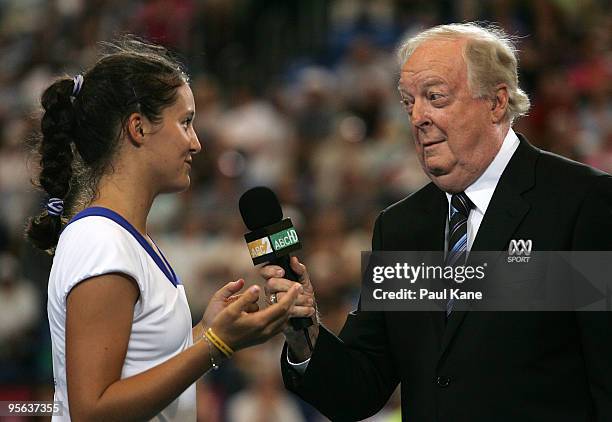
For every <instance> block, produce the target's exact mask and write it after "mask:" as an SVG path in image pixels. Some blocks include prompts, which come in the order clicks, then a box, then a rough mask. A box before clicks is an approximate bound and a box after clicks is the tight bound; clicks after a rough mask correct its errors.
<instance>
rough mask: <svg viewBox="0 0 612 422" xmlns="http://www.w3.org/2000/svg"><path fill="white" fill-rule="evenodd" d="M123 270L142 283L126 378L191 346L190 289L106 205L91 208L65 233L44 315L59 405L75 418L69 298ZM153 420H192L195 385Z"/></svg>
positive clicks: (57, 418)
mask: <svg viewBox="0 0 612 422" xmlns="http://www.w3.org/2000/svg"><path fill="white" fill-rule="evenodd" d="M108 273H123V274H126V275H128V276H130V277H131V278H133V279H134V280H135V281H136V283H137V284H138V288H139V290H140V297H139V298H138V301H137V303H136V304H135V306H134V316H133V319H132V331H131V333H130V339H129V343H128V349H127V354H126V356H125V362H124V363H123V368H122V371H121V378H122V379H123V378H128V377H130V376H132V375H135V374H138V373H140V372H144V371H146V370H147V369H149V368H152V367H154V366H157V365H159V364H161V363H163V362H164V361H166V360H168V359H170V358H171V357H173V356H175V355H177V354H178V353H180V352H182V351H183V350H185V349H187V348H188V347H190V346H191V345H192V344H193V339H192V333H191V329H192V320H191V313H190V311H189V305H188V304H187V297H186V296H185V289H184V288H183V285H182V284H180V281H179V279H178V277H177V276H176V275H175V274H174V271H173V270H172V267H171V266H170V264H169V263H168V261H166V259H165V257H163V255H162V257H161V258H160V256H159V255H158V254H156V253H155V252H154V250H153V248H152V247H151V245H150V244H149V243H148V242H147V241H146V240H145V239H144V238H143V237H142V235H141V234H140V233H138V231H136V229H135V228H134V227H133V226H132V225H131V224H130V223H128V222H127V221H126V220H125V219H124V218H123V217H121V216H120V215H119V214H117V213H115V212H114V211H111V210H109V209H106V208H101V207H92V208H87V209H85V210H83V211H82V212H80V213H79V214H77V215H76V216H75V217H74V218H73V219H72V220H71V222H70V223H69V225H68V226H67V227H66V228H65V229H64V231H63V232H62V234H61V236H60V239H59V242H58V245H57V249H56V251H55V257H54V259H53V267H52V268H51V275H50V276H49V288H48V302H47V312H48V315H49V327H50V330H51V340H52V351H53V377H54V381H55V395H54V400H55V401H59V402H62V403H63V409H62V410H63V416H54V417H53V418H52V421H53V422H59V421H62V422H65V421H70V413H69V403H68V391H67V387H66V298H67V296H68V293H69V292H70V290H71V289H72V288H73V287H74V286H76V285H77V284H78V283H79V282H81V281H83V280H86V279H87V278H90V277H94V276H99V275H102V274H108ZM152 420H153V421H159V422H161V421H177V422H178V421H181V422H182V421H195V420H196V388H195V384H193V385H191V386H190V387H189V388H187V390H185V391H184V392H183V393H182V394H181V395H180V396H179V397H178V398H177V399H176V400H174V401H173V402H172V403H170V405H169V406H168V407H166V408H165V409H163V410H162V411H161V412H160V413H159V414H158V415H157V416H156V417H155V418H153V419H152Z"/></svg>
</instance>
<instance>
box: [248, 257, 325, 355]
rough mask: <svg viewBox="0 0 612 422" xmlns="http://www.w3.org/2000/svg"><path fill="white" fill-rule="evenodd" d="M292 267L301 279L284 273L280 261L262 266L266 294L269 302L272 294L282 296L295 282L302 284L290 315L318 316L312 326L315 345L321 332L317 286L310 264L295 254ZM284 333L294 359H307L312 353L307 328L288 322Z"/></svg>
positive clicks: (310, 329)
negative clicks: (289, 277) (306, 337)
mask: <svg viewBox="0 0 612 422" xmlns="http://www.w3.org/2000/svg"><path fill="white" fill-rule="evenodd" d="M290 263H291V268H292V269H293V271H294V272H295V273H296V274H297V275H298V277H299V283H298V282H295V281H291V280H287V279H285V278H283V277H284V275H285V271H284V270H283V269H282V268H281V267H279V266H277V265H267V266H265V267H263V268H261V270H260V274H261V276H262V277H263V278H264V280H266V282H265V284H264V291H265V294H266V302H267V303H272V302H273V300H271V297H272V295H275V296H276V301H280V300H282V298H283V296H284V295H285V294H286V293H287V291H289V289H290V288H291V287H292V286H294V285H295V284H301V285H302V289H303V290H302V292H301V293H300V294H299V295H298V297H297V299H296V301H295V303H294V305H293V306H292V307H291V309H290V310H289V315H290V317H314V318H313V322H314V324H313V325H312V326H311V327H309V328H308V332H309V335H310V340H311V342H312V345H313V347H314V344H315V343H316V339H317V336H318V333H319V320H318V317H317V305H316V301H315V297H314V289H313V288H312V284H311V283H310V276H309V275H308V270H307V269H306V266H304V265H303V264H302V263H300V262H299V260H298V259H297V258H296V257H291V261H290ZM283 334H284V335H285V338H286V339H287V344H288V345H289V349H290V351H291V357H292V360H293V361H296V363H297V361H299V362H302V361H305V360H306V359H308V358H309V357H310V349H309V348H308V343H307V342H306V339H305V338H304V332H303V331H295V330H294V329H293V327H292V326H291V325H290V324H289V323H287V324H285V325H284V326H283Z"/></svg>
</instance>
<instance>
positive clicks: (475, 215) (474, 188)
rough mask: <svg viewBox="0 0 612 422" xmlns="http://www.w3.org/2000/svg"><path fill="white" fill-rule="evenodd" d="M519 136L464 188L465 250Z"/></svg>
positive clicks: (300, 366) (298, 366)
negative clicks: (467, 204) (468, 204)
mask: <svg viewBox="0 0 612 422" xmlns="http://www.w3.org/2000/svg"><path fill="white" fill-rule="evenodd" d="M519 143H520V141H519V138H518V136H516V133H514V131H513V130H512V128H510V130H508V133H507V134H506V137H505V138H504V141H503V143H502V146H501V148H500V149H499V151H498V152H497V155H496V156H495V158H494V159H493V161H491V164H489V167H487V169H486V170H485V171H484V173H482V174H481V175H480V177H479V178H478V179H476V181H475V182H474V183H472V184H471V185H470V186H468V187H467V188H466V189H465V191H464V192H465V194H466V195H467V197H468V198H470V200H471V201H472V203H473V204H474V208H473V209H472V210H471V211H470V215H469V216H468V220H467V236H468V238H467V250H468V252H469V251H470V250H471V249H472V244H473V243H474V239H475V238H476V234H477V233H478V229H479V228H480V223H482V219H483V217H484V215H485V212H487V208H488V207H489V203H490V202H491V198H492V197H493V192H495V188H496V187H497V183H498V182H499V179H500V178H501V175H502V173H503V172H504V170H505V169H506V166H507V165H508V163H509V162H510V159H511V158H512V156H513V155H514V152H515V151H516V149H517V148H518V146H519ZM451 198H452V194H450V193H448V192H447V193H446V199H447V200H448V207H449V208H448V210H449V213H448V214H447V215H450V206H451V204H450V203H451ZM445 233H446V235H445V239H446V240H445V246H444V249H445V250H446V249H448V247H447V245H448V218H447V220H446V229H445ZM287 361H288V362H289V364H290V365H291V366H293V368H294V369H295V370H296V371H298V372H299V373H300V374H303V373H304V372H306V368H307V367H308V362H310V359H307V360H305V361H304V362H301V363H293V362H291V360H290V359H289V353H287Z"/></svg>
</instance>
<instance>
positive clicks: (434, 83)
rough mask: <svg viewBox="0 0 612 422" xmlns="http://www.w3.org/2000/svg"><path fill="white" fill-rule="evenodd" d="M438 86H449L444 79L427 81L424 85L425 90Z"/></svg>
mask: <svg viewBox="0 0 612 422" xmlns="http://www.w3.org/2000/svg"><path fill="white" fill-rule="evenodd" d="M436 85H447V84H446V82H445V81H444V80H442V79H439V78H434V79H430V80H427V81H425V83H423V88H429V87H431V86H436Z"/></svg>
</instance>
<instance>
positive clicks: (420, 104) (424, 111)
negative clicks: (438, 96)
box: [410, 99, 431, 128]
mask: <svg viewBox="0 0 612 422" xmlns="http://www.w3.org/2000/svg"><path fill="white" fill-rule="evenodd" d="M410 118H411V120H412V124H413V125H414V126H417V127H419V128H425V127H427V126H429V125H431V119H430V116H429V108H428V107H427V105H426V104H425V102H424V101H420V100H418V99H417V100H415V101H414V104H413V105H412V113H411V115H410Z"/></svg>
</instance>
